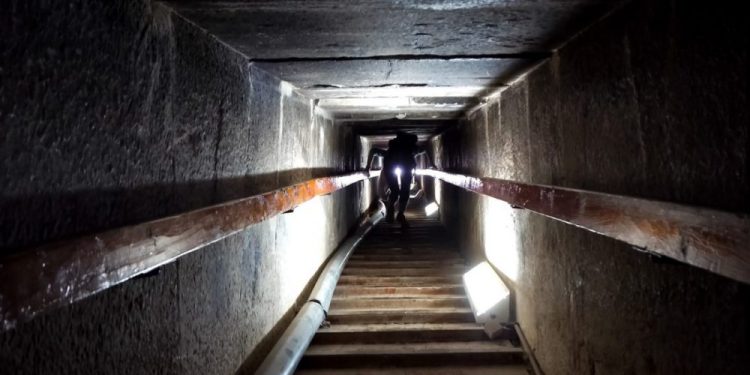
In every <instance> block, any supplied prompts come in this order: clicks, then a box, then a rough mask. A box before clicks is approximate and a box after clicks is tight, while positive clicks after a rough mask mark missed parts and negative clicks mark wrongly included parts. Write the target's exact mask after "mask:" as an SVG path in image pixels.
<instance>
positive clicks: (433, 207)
mask: <svg viewBox="0 0 750 375" xmlns="http://www.w3.org/2000/svg"><path fill="white" fill-rule="evenodd" d="M438 209H439V207H438V205H437V203H435V202H432V203H430V204H428V205H427V206H425V207H424V214H425V215H427V216H432V214H434V213H436V212H438Z"/></svg>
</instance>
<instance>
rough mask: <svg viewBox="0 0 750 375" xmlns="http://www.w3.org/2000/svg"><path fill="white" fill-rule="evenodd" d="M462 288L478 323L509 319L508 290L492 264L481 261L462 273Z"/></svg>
mask: <svg viewBox="0 0 750 375" xmlns="http://www.w3.org/2000/svg"><path fill="white" fill-rule="evenodd" d="M463 279H464V288H465V289H466V294H467V295H468V296H469V304H470V305H471V310H472V311H473V312H474V319H475V320H476V321H477V322H478V323H487V322H489V321H491V320H493V321H500V322H507V321H508V320H509V319H510V290H508V287H507V286H505V283H503V280H502V279H500V276H498V275H497V273H496V272H495V270H494V269H492V266H490V264H489V263H487V262H482V263H479V264H478V265H476V266H475V267H474V268H472V269H471V270H469V272H466V273H465V274H464V277H463Z"/></svg>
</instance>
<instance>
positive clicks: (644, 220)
mask: <svg viewBox="0 0 750 375" xmlns="http://www.w3.org/2000/svg"><path fill="white" fill-rule="evenodd" d="M417 174H421V175H424V176H432V177H434V178H438V179H441V180H443V181H445V182H448V183H450V184H452V185H456V186H458V187H461V188H464V189H466V190H470V191H473V192H475V193H479V194H482V195H486V196H490V197H493V198H497V199H500V200H502V201H505V202H507V203H509V204H511V205H513V206H516V207H521V208H525V209H528V210H530V211H533V212H536V213H539V214H542V215H544V216H547V217H550V218H552V219H555V220H559V221H562V222H564V223H568V224H572V225H575V226H577V227H580V228H584V229H587V230H590V231H592V232H595V233H598V234H601V235H604V236H607V237H611V238H614V239H617V240H620V241H623V242H626V243H628V244H630V245H633V246H635V247H637V248H638V249H640V250H644V251H650V252H653V253H656V254H660V255H663V256H667V257H669V258H672V259H676V260H678V261H680V262H683V263H687V264H690V265H693V266H696V267H700V268H703V269H705V270H708V271H711V272H713V273H717V274H719V275H723V276H726V277H728V278H731V279H734V280H737V281H741V282H743V283H750V219H749V218H748V217H747V216H746V215H739V214H733V213H729V212H722V211H717V210H712V209H707V208H700V207H693V206H688V205H681V204H675V203H668V202H660V201H654V200H648V199H641V198H633V197H628V196H622V195H613V194H605V193H598V192H592V191H585V190H577V189H569V188H562V187H556V186H545V185H534V184H526V183H521V182H515V181H508V180H500V179H493V178H477V177H471V176H464V175H459V174H453V173H446V172H442V171H437V170H429V169H421V170H417Z"/></svg>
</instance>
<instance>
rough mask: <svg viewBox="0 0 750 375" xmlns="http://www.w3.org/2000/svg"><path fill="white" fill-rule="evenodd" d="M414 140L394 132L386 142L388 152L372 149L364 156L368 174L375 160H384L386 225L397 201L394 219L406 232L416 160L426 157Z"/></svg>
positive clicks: (390, 220) (414, 136)
mask: <svg viewBox="0 0 750 375" xmlns="http://www.w3.org/2000/svg"><path fill="white" fill-rule="evenodd" d="M417 140H418V138H417V136H416V135H414V134H409V133H406V132H397V133H396V138H393V139H391V140H390V141H388V149H387V150H383V149H379V148H372V149H371V150H370V153H369V154H368V156H367V166H366V167H365V170H367V171H369V170H370V167H371V166H372V161H373V159H374V157H375V156H381V157H383V169H381V171H380V178H381V179H383V178H385V180H386V182H387V184H388V189H389V193H388V199H387V200H386V202H385V207H386V221H387V222H389V223H392V222H393V221H394V218H393V216H394V205H395V204H396V201H398V215H397V216H396V218H397V219H398V221H399V223H401V226H402V227H405V228H408V227H409V223H408V222H407V221H406V216H404V211H406V205H407V204H408V203H409V190H410V187H411V181H412V176H413V173H414V168H416V166H417V162H416V157H417V156H418V155H421V154H425V155H427V152H426V151H425V150H422V149H421V148H420V147H418V146H417ZM427 159H428V161H429V163H430V165H431V166H432V167H433V168H434V165H433V164H432V160H431V159H430V158H429V155H427Z"/></svg>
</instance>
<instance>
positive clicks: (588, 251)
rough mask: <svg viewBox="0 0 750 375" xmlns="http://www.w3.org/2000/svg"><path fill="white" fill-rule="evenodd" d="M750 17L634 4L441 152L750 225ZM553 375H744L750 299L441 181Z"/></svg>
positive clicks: (446, 213) (447, 138) (475, 250)
mask: <svg viewBox="0 0 750 375" xmlns="http://www.w3.org/2000/svg"><path fill="white" fill-rule="evenodd" d="M738 7H739V5H728V4H723V5H722V6H718V5H708V4H705V3H704V2H699V1H679V2H673V1H645V0H643V1H634V2H633V3H631V4H629V5H628V6H626V7H625V8H624V9H623V10H622V11H620V12H618V13H617V14H615V15H613V16H611V17H609V18H607V19H606V20H604V21H603V22H601V23H599V24H597V25H595V26H594V27H592V28H591V29H589V30H587V31H586V32H584V33H583V34H582V35H580V36H579V37H577V38H576V39H575V40H573V41H572V42H571V43H569V44H568V45H566V46H565V47H564V48H562V50H561V51H559V53H558V54H557V55H556V56H554V57H553V58H552V59H550V60H549V61H547V62H546V63H545V64H543V65H542V66H541V67H540V68H538V69H536V70H535V71H533V72H531V73H530V74H528V75H527V76H526V77H525V78H523V79H521V80H519V81H518V82H516V83H515V84H514V85H512V86H511V87H509V88H508V89H506V90H505V91H503V92H502V93H501V94H500V96H499V97H498V98H497V99H495V100H493V101H491V102H489V103H487V105H485V106H483V107H482V108H481V109H479V110H478V111H476V112H474V113H473V114H471V115H470V116H469V118H468V120H467V121H465V122H464V123H463V124H462V125H461V126H459V127H457V128H455V129H452V130H449V131H447V132H446V133H444V134H442V135H441V136H439V137H436V138H434V139H433V141H432V145H433V150H434V151H435V152H436V153H437V154H438V160H439V164H441V166H442V167H443V168H445V169H448V170H452V171H455V172H462V173H467V174H471V175H481V176H488V177H496V178H502V179H511V180H516V181H522V182H531V183H538V184H550V185H559V186H566V187H572V188H580V189H588V190H595V191H602V192H608V193H614V194H624V195H630V196H638V197H645V198H652V199H659V200H666V201H672V202H679V203H685V204H690V205H696V206H705V207H712V208H715V209H720V210H725V211H730V212H739V213H748V212H750V196H749V195H748V194H747V192H748V191H750V173H749V171H750V166H749V165H748V162H749V161H748V150H750V147H748V146H750V138H749V137H750V135H749V134H748V133H749V132H750V128H748V124H749V123H750V110H749V108H750V103H749V102H748V98H749V96H748V89H749V87H748V84H749V77H748V69H747V66H748V46H750V43H749V41H748V39H749V38H750V30H748V28H749V26H748V23H747V22H746V20H744V18H743V16H742V11H741V10H740V9H739V8H738ZM439 186H440V187H439V190H440V192H441V197H440V199H441V201H442V206H441V211H442V212H441V213H442V217H443V220H444V221H445V222H446V224H447V225H448V226H449V228H451V229H452V230H453V231H454V232H455V233H456V234H457V235H458V236H459V238H460V242H461V245H462V248H463V249H464V250H465V251H466V252H467V254H468V255H469V257H470V258H471V259H472V261H473V262H478V261H480V260H483V259H489V260H490V261H491V263H493V265H495V267H496V268H497V269H498V270H499V271H500V272H501V273H502V274H503V277H504V278H505V279H506V280H507V281H508V283H509V284H510V285H511V286H512V287H513V289H514V292H515V300H516V314H517V320H518V321H519V322H520V324H521V327H522V328H523V330H524V331H525V333H526V335H527V336H528V338H529V340H530V342H531V345H532V347H533V350H534V352H535V354H536V356H537V358H538V360H539V361H540V363H541V366H542V368H543V369H544V370H545V371H546V372H547V373H548V374H634V373H638V374H675V373H684V374H688V373H690V374H709V373H721V374H741V373H747V372H748V371H749V368H750V362H748V361H747V353H750V322H749V320H748V317H749V316H750V287H748V285H743V284H740V283H737V282H734V281H732V280H728V279H726V278H723V277H720V276H717V275H714V274H711V273H709V272H707V271H703V270H701V269H697V268H694V267H690V266H687V265H683V264H678V263H675V262H671V261H667V260H664V259H658V258H654V257H652V256H650V255H647V254H645V253H641V252H638V251H635V250H633V249H631V248H630V247H629V246H627V245H625V244H623V243H620V242H617V241H614V240H611V239H608V238H605V237H602V236H599V235H596V234H593V233H590V232H587V231H585V230H581V229H577V228H574V227H572V226H569V225H565V224H562V223H559V222H556V221H554V220H551V219H547V218H544V217H542V216H540V215H535V214H532V213H528V212H525V211H519V210H514V209H512V208H510V207H509V206H507V205H506V204H504V203H501V202H499V201H496V200H493V199H489V198H482V197H479V196H477V195H474V194H470V193H466V192H463V191H457V189H456V188H454V187H451V186H449V185H446V184H439Z"/></svg>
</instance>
